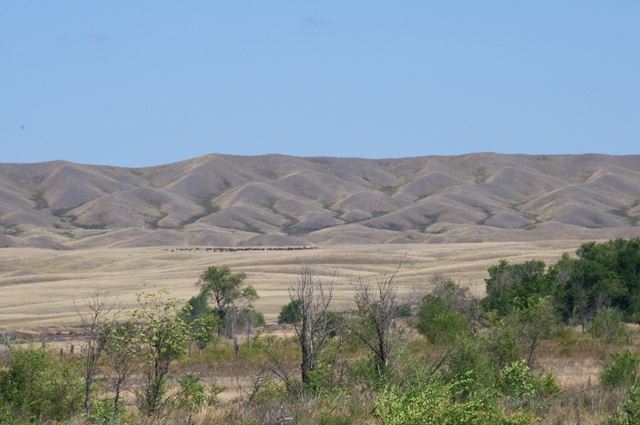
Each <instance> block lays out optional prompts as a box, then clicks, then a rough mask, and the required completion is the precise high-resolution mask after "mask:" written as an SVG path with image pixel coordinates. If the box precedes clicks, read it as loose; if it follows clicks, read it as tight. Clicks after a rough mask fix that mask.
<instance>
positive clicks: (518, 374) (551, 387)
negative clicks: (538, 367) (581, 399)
mask: <svg viewBox="0 0 640 425" xmlns="http://www.w3.org/2000/svg"><path fill="white" fill-rule="evenodd" d="M498 385H499V388H500V390H501V392H502V394H504V395H505V396H506V397H507V398H508V399H510V400H520V401H522V400H529V399H533V398H536V397H540V396H547V395H553V394H557V393H558V392H559V391H560V387H558V384H557V383H556V380H555V378H554V376H553V375H552V374H545V375H542V376H541V377H539V378H538V377H536V376H534V375H533V373H532V372H531V369H530V368H529V366H528V365H527V363H526V362H524V361H517V362H514V363H512V364H510V365H508V366H506V367H505V368H503V369H502V370H501V371H500V373H499V375H498Z"/></svg>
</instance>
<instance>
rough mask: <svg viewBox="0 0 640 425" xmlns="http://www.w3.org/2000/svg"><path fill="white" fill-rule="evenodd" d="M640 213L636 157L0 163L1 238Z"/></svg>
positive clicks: (485, 237)
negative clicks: (134, 164) (111, 164)
mask: <svg viewBox="0 0 640 425" xmlns="http://www.w3.org/2000/svg"><path fill="white" fill-rule="evenodd" d="M639 222H640V156H638V155H634V156H606V155H559V156H543V155H537V156H533V155H501V154H492V153H479V154H469V155H462V156H447V157H445V156H439V157H416V158H403V159H380V160H372V159H358V158H299V157H290V156H283V155H265V156H256V157H241V156H230V155H207V156H204V157H200V158H195V159H192V160H187V161H182V162H178V163H174V164H168V165H162V166H156V167H148V168H136V169H131V168H119V167H109V166H95V165H82V164H73V163H69V162H64V161H54V162H47V163H40V164H0V246H5V247H6V246H15V247H44V248H57V249H65V248H66V249H69V248H89V247H97V246H113V247H135V246H152V245H250V244H255V245H266V244H269V245H270V244H304V243H307V244H354V243H356V244H359V243H402V242H477V241H523V240H544V239H601V238H611V237H619V236H631V235H639V234H640V227H638V223H639Z"/></svg>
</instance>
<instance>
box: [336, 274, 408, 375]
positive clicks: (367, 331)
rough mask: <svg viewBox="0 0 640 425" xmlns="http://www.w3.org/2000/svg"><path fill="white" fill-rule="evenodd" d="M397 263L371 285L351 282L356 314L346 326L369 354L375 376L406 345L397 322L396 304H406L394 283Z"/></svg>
mask: <svg viewBox="0 0 640 425" xmlns="http://www.w3.org/2000/svg"><path fill="white" fill-rule="evenodd" d="M401 266H402V263H400V264H399V265H398V267H397V268H396V270H395V271H394V272H393V273H391V274H390V275H388V276H382V277H378V278H377V279H376V282H375V284H373V285H371V284H367V283H365V282H362V281H360V282H359V283H358V284H356V285H355V295H354V299H355V303H356V307H357V317H356V320H354V321H352V322H351V324H350V326H349V328H350V330H351V331H352V332H353V333H354V334H355V335H356V336H357V337H358V338H359V339H360V340H361V341H362V342H363V343H364V344H365V345H366V346H367V347H368V348H369V350H371V352H372V353H373V355H374V366H375V368H376V371H377V373H378V374H379V375H382V374H383V373H384V372H385V371H387V370H388V369H389V368H391V367H393V365H394V363H395V361H396V359H397V354H398V353H399V351H401V350H402V349H403V348H404V346H405V345H406V328H404V327H402V326H399V323H398V318H399V313H400V310H399V307H400V306H402V305H405V304H406V301H405V300H402V299H400V295H399V293H398V288H397V285H396V278H397V276H398V272H399V271H400V268H401Z"/></svg>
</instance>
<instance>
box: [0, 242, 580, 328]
mask: <svg viewBox="0 0 640 425" xmlns="http://www.w3.org/2000/svg"><path fill="white" fill-rule="evenodd" d="M580 243H581V242H579V241H541V242H509V243H493V242H491V243H459V244H420V245H418V244H416V245H405V244H402V245H354V246H332V247H323V248H320V249H317V250H305V251H250V252H226V253H214V252H205V251H191V252H184V251H180V252H178V251H176V252H171V250H170V249H168V250H167V248H163V247H152V248H128V249H115V248H112V249H106V248H105V249H86V250H75V251H51V250H42V249H35V248H7V249H2V250H0V328H4V329H12V330H17V329H34V328H44V327H56V326H66V325H70V324H74V323H75V322H77V315H76V311H75V304H78V305H82V304H83V302H84V299H86V298H87V297H89V296H91V295H92V294H93V293H95V290H96V288H97V287H99V288H101V289H102V290H104V291H105V293H106V294H107V295H108V297H110V298H111V299H112V300H115V301H117V303H118V304H119V305H121V306H122V308H125V309H129V308H133V307H134V306H135V295H136V293H138V292H140V291H143V290H152V289H156V288H166V289H168V290H169V291H170V293H171V294H172V295H173V296H176V297H179V298H183V299H187V298H189V297H191V296H192V295H194V294H195V293H196V292H197V289H196V287H195V283H196V281H197V280H198V276H199V275H200V273H201V272H202V271H203V270H204V269H205V268H206V267H208V266H210V265H228V266H229V267H231V268H232V269H233V270H235V271H243V272H246V273H247V276H248V279H247V283H248V284H251V285H253V286H254V287H255V288H256V289H257V291H258V293H259V295H260V297H261V298H260V300H259V301H258V302H257V303H256V307H257V309H258V310H260V311H262V312H263V313H264V314H265V315H266V317H267V320H269V321H273V320H274V319H275V317H276V315H277V313H278V312H279V310H280V307H281V306H282V305H283V304H284V303H286V302H287V301H288V292H287V287H288V285H289V283H290V282H291V281H292V280H293V279H295V276H296V273H297V271H298V269H299V265H300V264H302V263H308V264H313V265H314V266H315V267H316V269H317V270H318V271H319V273H321V274H322V275H323V276H325V277H326V278H327V279H331V280H334V281H335V299H336V305H337V306H345V305H347V304H348V303H350V302H351V300H352V295H353V293H352V291H353V287H352V283H354V282H356V281H358V279H374V278H375V276H377V275H379V274H381V273H389V272H392V271H393V270H394V269H395V268H396V267H397V265H398V263H399V262H401V261H402V262H404V266H403V267H402V269H401V271H400V273H399V276H398V282H399V284H400V285H402V287H403V289H404V290H405V291H408V292H409V291H412V290H416V291H419V292H425V291H428V290H429V289H430V285H431V279H432V277H433V276H434V275H445V276H448V277H451V278H453V279H455V280H457V281H459V282H460V283H461V284H463V285H465V286H469V287H470V288H471V290H472V292H473V293H474V294H476V295H482V293H483V290H484V281H483V279H484V277H485V276H486V269H487V267H488V266H489V265H491V264H493V263H495V262H496V261H498V260H499V259H501V258H506V259H508V260H510V261H514V262H517V261H525V260H528V259H533V258H540V259H544V260H548V261H553V260H555V259H557V258H558V257H559V256H560V255H561V254H562V253H563V252H573V251H574V250H575V249H576V248H577V247H578V246H579V245H580Z"/></svg>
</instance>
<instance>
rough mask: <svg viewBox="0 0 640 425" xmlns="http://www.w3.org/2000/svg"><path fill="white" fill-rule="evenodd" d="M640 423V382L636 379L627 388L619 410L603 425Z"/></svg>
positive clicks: (635, 424) (634, 424) (633, 424)
mask: <svg viewBox="0 0 640 425" xmlns="http://www.w3.org/2000/svg"><path fill="white" fill-rule="evenodd" d="M639 423H640V382H639V381H637V380H636V381H635V382H634V383H633V384H632V385H631V386H630V387H629V389H628V390H627V392H626V394H625V398H624V401H623V402H622V405H621V406H620V407H619V408H618V410H617V411H616V412H615V413H614V414H613V415H612V416H611V418H609V419H608V420H607V421H605V422H604V423H603V425H637V424H639Z"/></svg>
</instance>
